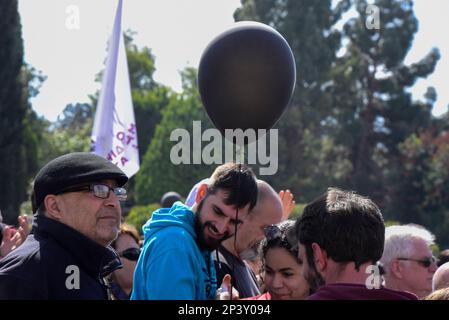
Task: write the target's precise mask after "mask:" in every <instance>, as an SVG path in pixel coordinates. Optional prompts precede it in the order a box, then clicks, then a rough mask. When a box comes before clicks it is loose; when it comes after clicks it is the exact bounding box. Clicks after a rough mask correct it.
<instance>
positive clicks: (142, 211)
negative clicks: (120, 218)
mask: <svg viewBox="0 0 449 320" xmlns="http://www.w3.org/2000/svg"><path fill="white" fill-rule="evenodd" d="M159 208H160V205H159V203H153V204H149V205H146V206H139V205H137V206H134V207H132V209H131V211H130V212H129V214H128V215H127V216H126V219H125V222H126V223H129V224H131V225H133V226H134V227H136V229H137V230H138V231H139V233H140V234H141V235H142V234H143V232H142V226H143V225H144V224H145V223H146V222H147V221H148V219H150V218H151V216H152V214H153V212H154V211H156V210H157V209H159Z"/></svg>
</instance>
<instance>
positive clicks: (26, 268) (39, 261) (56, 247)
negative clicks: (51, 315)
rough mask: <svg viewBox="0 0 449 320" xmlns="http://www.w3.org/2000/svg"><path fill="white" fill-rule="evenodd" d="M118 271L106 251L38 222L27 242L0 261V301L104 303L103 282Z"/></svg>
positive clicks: (50, 221) (58, 227)
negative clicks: (31, 300) (49, 300)
mask: <svg viewBox="0 0 449 320" xmlns="http://www.w3.org/2000/svg"><path fill="white" fill-rule="evenodd" d="M121 266H122V264H121V262H120V259H119V258H118V256H117V254H116V253H115V251H114V250H112V249H111V248H109V247H107V248H106V247H103V246H101V245H99V244H97V243H96V242H94V241H92V240H90V239H89V238H87V237H86V236H84V235H83V234H81V233H79V232H78V231H76V230H74V229H72V228H70V227H69V226H67V225H65V224H62V223H60V222H58V221H56V220H53V219H49V218H46V217H41V216H38V217H35V219H34V222H33V230H32V233H31V234H30V235H29V236H28V238H27V239H26V241H25V242H24V243H23V244H22V245H21V246H20V247H19V248H17V249H16V250H14V251H12V252H11V253H10V254H8V255H7V256H6V257H4V258H3V259H1V260H0V299H108V298H109V296H108V291H107V286H106V284H105V282H104V280H103V279H104V278H105V277H106V276H107V275H108V274H110V273H111V272H112V271H114V270H116V269H118V268H120V267H121ZM78 275H79V277H78ZM78 280H79V281H78Z"/></svg>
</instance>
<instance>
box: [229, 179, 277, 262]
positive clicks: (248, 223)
mask: <svg viewBox="0 0 449 320" xmlns="http://www.w3.org/2000/svg"><path fill="white" fill-rule="evenodd" d="M257 189H258V196H257V203H256V206H255V207H254V208H253V209H252V210H251V211H250V213H249V214H248V215H247V216H246V217H245V219H244V220H243V224H242V225H241V226H240V228H239V229H238V230H237V233H236V241H235V247H234V237H231V238H229V239H227V240H225V241H223V246H224V247H225V248H227V249H228V250H229V251H231V252H233V253H236V254H238V255H239V256H240V257H242V258H248V257H250V256H254V254H257V247H258V244H259V243H260V241H261V240H262V239H263V238H264V237H265V233H264V229H265V227H267V226H270V225H272V224H277V223H279V222H280V221H281V219H282V202H281V199H280V198H279V195H278V194H277V193H276V191H275V190H274V189H273V188H272V187H271V186H270V185H269V184H268V183H266V182H265V181H263V180H257ZM248 250H249V251H248ZM245 251H247V252H246V253H245Z"/></svg>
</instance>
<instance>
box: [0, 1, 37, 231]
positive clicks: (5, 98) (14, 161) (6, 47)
mask: <svg viewBox="0 0 449 320" xmlns="http://www.w3.org/2000/svg"><path fill="white" fill-rule="evenodd" d="M0 29H1V30H2V31H1V33H0V128H1V130H2V133H1V135H0V150H1V151H0V180H1V181H2V182H1V184H0V185H1V187H0V210H1V211H2V214H3V216H4V218H5V221H6V222H7V223H11V224H15V223H16V219H17V215H18V214H19V209H20V204H21V203H22V201H24V200H25V199H26V198H27V192H26V191H27V183H28V180H29V179H30V176H31V175H32V174H33V173H34V171H35V169H36V167H37V163H36V161H37V157H36V154H37V152H36V151H37V143H38V139H37V136H36V134H35V133H34V131H33V130H32V122H33V118H35V116H36V115H35V114H34V112H33V111H32V110H31V107H30V105H29V102H28V100H29V98H30V97H32V96H34V95H35V94H37V92H38V87H39V83H40V81H42V77H41V76H40V75H39V74H38V73H37V72H35V70H33V69H32V68H30V67H28V66H26V65H24V63H23V43H22V28H21V24H20V18H19V14H18V11H17V1H16V0H6V1H2V2H1V3H0Z"/></svg>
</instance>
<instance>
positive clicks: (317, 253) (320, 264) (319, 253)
mask: <svg viewBox="0 0 449 320" xmlns="http://www.w3.org/2000/svg"><path fill="white" fill-rule="evenodd" d="M312 251H313V260H314V263H315V267H316V269H317V271H319V272H323V271H324V270H325V269H326V267H327V259H328V258H327V253H326V251H325V250H323V249H322V248H321V247H320V245H319V244H318V243H316V242H314V243H312Z"/></svg>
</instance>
